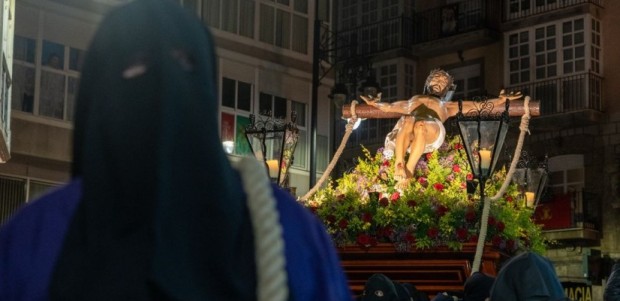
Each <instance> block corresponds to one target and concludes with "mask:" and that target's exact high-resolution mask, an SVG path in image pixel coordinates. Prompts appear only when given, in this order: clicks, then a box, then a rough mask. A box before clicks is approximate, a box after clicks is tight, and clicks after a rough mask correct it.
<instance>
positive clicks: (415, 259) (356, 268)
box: [338, 243, 502, 296]
mask: <svg viewBox="0 0 620 301" xmlns="http://www.w3.org/2000/svg"><path fill="white" fill-rule="evenodd" d="M475 252H476V244H475V243H471V244H465V245H464V246H463V249H462V250H461V251H452V250H450V249H448V248H447V247H438V248H433V249H427V250H417V249H415V248H414V249H413V250H411V251H410V252H406V253H402V252H396V250H395V248H394V246H393V245H392V244H388V243H385V244H379V245H377V246H374V247H371V248H369V249H363V248H361V247H359V246H347V247H343V248H339V249H338V253H339V255H340V258H341V261H342V265H343V267H344V270H345V273H346V274H347V277H348V278H349V284H350V286H351V290H352V291H353V293H354V294H355V295H360V294H361V293H362V291H363V290H364V284H365V283H366V280H368V278H369V277H370V276H371V275H372V274H375V273H382V274H385V275H386V276H388V277H389V278H390V279H392V280H394V281H398V282H401V283H411V284H413V285H414V286H415V287H416V288H417V289H418V290H420V291H423V292H426V293H427V294H428V295H429V296H434V295H436V294H437V293H438V292H462V291H463V284H464V283H465V280H466V279H467V277H468V276H469V275H470V274H471V270H472V267H471V264H472V262H473V259H474V255H475ZM501 259H502V254H501V253H500V252H498V251H496V250H493V249H492V248H491V247H489V246H487V247H485V251H484V253H483V256H482V266H481V268H480V271H481V272H484V273H485V274H487V275H491V276H494V275H496V272H497V268H498V266H499V262H500V260H501Z"/></svg>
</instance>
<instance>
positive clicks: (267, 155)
mask: <svg viewBox="0 0 620 301" xmlns="http://www.w3.org/2000/svg"><path fill="white" fill-rule="evenodd" d="M296 119H297V116H296V114H295V112H293V114H292V115H291V122H285V121H284V120H282V119H273V118H271V117H267V118H265V119H260V120H258V121H257V120H256V116H254V114H250V124H249V125H248V127H247V128H246V129H245V136H246V139H247V140H248V144H249V145H250V148H251V149H252V152H253V153H254V156H255V157H256V159H258V160H259V161H263V162H264V163H265V167H266V168H267V172H268V174H269V178H270V179H271V181H272V182H274V183H276V184H277V185H278V186H280V187H287V186H288V174H289V169H290V166H291V164H292V163H293V153H294V152H295V147H296V146H297V139H298V138H299V130H298V129H297V124H296V123H295V121H296Z"/></svg>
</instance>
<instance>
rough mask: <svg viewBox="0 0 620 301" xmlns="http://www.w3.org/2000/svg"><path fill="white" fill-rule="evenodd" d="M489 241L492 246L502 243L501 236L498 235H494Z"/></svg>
mask: <svg viewBox="0 0 620 301" xmlns="http://www.w3.org/2000/svg"><path fill="white" fill-rule="evenodd" d="M491 243H492V244H493V246H495V247H499V246H500V245H501V244H502V238H501V237H500V236H499V235H495V236H493V239H491Z"/></svg>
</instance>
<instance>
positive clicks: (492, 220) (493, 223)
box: [488, 216, 497, 226]
mask: <svg viewBox="0 0 620 301" xmlns="http://www.w3.org/2000/svg"><path fill="white" fill-rule="evenodd" d="M488 224H489V226H495V224H497V221H496V220H495V218H494V217H492V216H489V221H488Z"/></svg>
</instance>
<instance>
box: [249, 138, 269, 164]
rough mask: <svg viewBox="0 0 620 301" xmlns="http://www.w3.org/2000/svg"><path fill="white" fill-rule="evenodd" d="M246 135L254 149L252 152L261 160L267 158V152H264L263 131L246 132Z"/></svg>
mask: <svg viewBox="0 0 620 301" xmlns="http://www.w3.org/2000/svg"><path fill="white" fill-rule="evenodd" d="M246 137H247V139H248V143H249V144H250V148H251V149H252V153H254V157H256V159H257V160H259V161H264V160H265V154H264V153H263V142H262V137H263V134H262V133H246Z"/></svg>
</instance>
